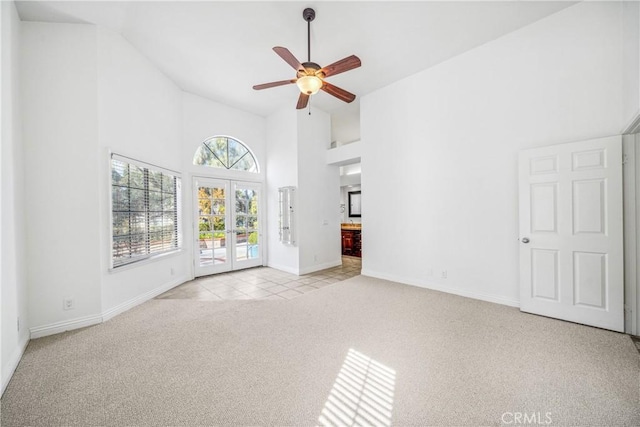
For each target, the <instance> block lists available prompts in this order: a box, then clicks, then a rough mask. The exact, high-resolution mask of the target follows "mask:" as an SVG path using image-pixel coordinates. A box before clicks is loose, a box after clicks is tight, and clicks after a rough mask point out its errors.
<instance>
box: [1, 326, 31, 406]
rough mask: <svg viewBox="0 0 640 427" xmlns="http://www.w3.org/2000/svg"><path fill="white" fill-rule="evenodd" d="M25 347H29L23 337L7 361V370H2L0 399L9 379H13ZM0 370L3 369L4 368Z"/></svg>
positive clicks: (27, 339)
mask: <svg viewBox="0 0 640 427" xmlns="http://www.w3.org/2000/svg"><path fill="white" fill-rule="evenodd" d="M27 345H29V338H26V337H25V338H24V339H23V340H22V342H20V343H18V347H17V348H16V350H15V351H14V352H13V354H12V355H11V357H10V358H9V361H8V363H7V366H8V368H9V369H7V370H6V371H5V370H4V369H2V385H1V387H2V389H1V390H0V397H1V396H2V395H3V394H4V391H5V390H6V389H7V386H8V385H9V381H11V377H13V373H14V372H15V371H16V369H17V368H18V364H19V363H20V360H21V359H22V356H23V355H24V352H25V350H26V349H27ZM2 368H4V366H3V367H2Z"/></svg>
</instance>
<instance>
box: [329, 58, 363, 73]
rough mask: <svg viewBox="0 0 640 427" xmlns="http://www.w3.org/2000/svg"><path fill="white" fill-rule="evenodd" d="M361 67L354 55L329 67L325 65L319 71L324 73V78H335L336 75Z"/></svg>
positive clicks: (358, 59)
mask: <svg viewBox="0 0 640 427" xmlns="http://www.w3.org/2000/svg"><path fill="white" fill-rule="evenodd" d="M361 65H362V62H360V58H358V57H357V56H355V55H351V56H347V57H346V58H343V59H341V60H340V61H336V62H334V63H333V64H331V65H327V66H326V67H324V68H322V69H321V70H320V71H322V72H323V73H324V76H325V77H329V76H335V75H336V74H340V73H344V72H345V71H349V70H353V69H354V68H358V67H359V66H361Z"/></svg>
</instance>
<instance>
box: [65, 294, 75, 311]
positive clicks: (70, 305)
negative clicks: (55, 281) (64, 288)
mask: <svg viewBox="0 0 640 427" xmlns="http://www.w3.org/2000/svg"><path fill="white" fill-rule="evenodd" d="M75 307H76V302H75V301H74V299H73V297H66V298H63V300H62V308H63V309H64V310H73V309H74V308H75Z"/></svg>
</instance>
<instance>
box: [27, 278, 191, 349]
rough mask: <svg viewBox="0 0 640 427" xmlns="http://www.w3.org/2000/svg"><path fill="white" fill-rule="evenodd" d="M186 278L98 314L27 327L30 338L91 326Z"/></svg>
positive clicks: (166, 284) (140, 302) (154, 295)
mask: <svg viewBox="0 0 640 427" xmlns="http://www.w3.org/2000/svg"><path fill="white" fill-rule="evenodd" d="M187 280H188V279H187V276H184V277H180V278H178V279H175V280H172V281H171V282H168V283H165V284H164V285H162V286H160V287H158V288H155V289H152V290H150V291H148V292H145V293H144V294H142V295H138V296H137V297H135V298H132V299H130V300H128V301H125V302H123V303H121V304H118V305H117V306H115V307H112V308H110V309H108V310H105V311H103V312H102V313H100V314H95V315H92V316H85V317H79V318H76V319H70V320H64V321H62V322H56V323H52V324H50V325H44V326H37V327H34V328H31V329H29V332H30V333H31V339H34V338H42V337H46V336H48V335H54V334H59V333H61V332H66V331H72V330H74V329H79V328H85V327H87V326H93V325H97V324H100V323H102V322H106V321H107V320H109V319H111V318H113V317H114V316H117V315H118V314H120V313H124V312H125V311H127V310H130V309H132V308H133V307H135V306H137V305H140V304H142V303H144V302H146V301H149V300H150V299H152V298H155V297H157V296H158V295H160V294H162V293H164V292H167V291H168V290H169V289H172V288H175V287H176V286H178V285H180V284H182V283H184V282H186V281H187Z"/></svg>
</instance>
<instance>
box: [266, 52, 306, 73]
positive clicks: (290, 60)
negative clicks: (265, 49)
mask: <svg viewBox="0 0 640 427" xmlns="http://www.w3.org/2000/svg"><path fill="white" fill-rule="evenodd" d="M273 51H274V52H275V53H277V54H278V56H280V58H282V59H284V60H285V62H286V63H287V64H289V65H291V66H292V67H293V68H294V69H295V70H297V71H300V72H302V73H304V72H305V70H304V67H303V66H302V64H301V63H300V61H298V60H297V59H296V57H295V56H293V53H291V52H289V49H287V48H286V47H281V46H276V47H274V48H273Z"/></svg>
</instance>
